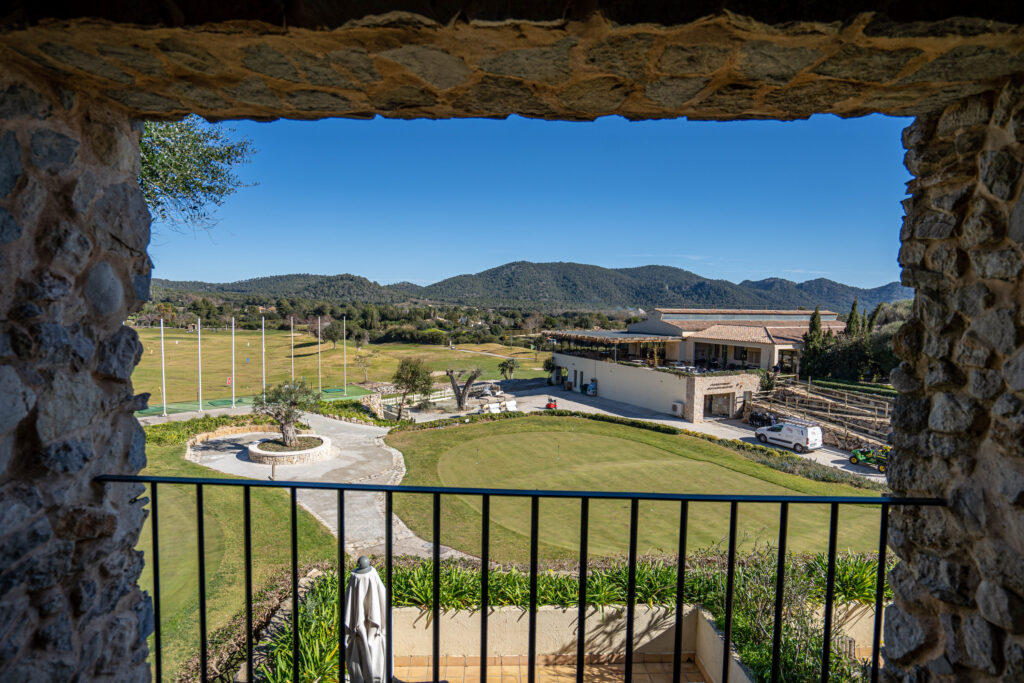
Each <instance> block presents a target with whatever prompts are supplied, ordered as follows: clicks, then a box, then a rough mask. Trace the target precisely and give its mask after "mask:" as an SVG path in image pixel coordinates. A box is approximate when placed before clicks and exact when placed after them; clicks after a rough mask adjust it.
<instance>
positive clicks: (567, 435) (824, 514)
mask: <svg viewBox="0 0 1024 683" xmlns="http://www.w3.org/2000/svg"><path fill="white" fill-rule="evenodd" d="M387 442H388V444H389V445H391V446H393V447H395V448H397V449H398V450H400V451H402V453H403V454H404V455H405V463H406V469H407V474H406V477H405V479H404V480H403V481H402V484H403V485H410V486H412V485H443V486H469V487H493V488H516V489H554V490H558V489H562V490H594V491H643V492H664V493H720V494H728V493H732V494H782V495H854V496H864V495H870V494H868V493H866V492H865V491H862V490H858V489H854V488H852V487H849V486H845V485H841V484H829V483H822V482H816V481H810V480H808V479H804V478H801V477H797V476H793V475H789V474H785V473H782V472H779V471H777V470H773V469H771V468H769V467H766V466H764V465H760V464H758V463H755V462H751V461H749V460H747V459H745V458H742V457H741V456H739V455H738V454H736V453H734V452H733V451H731V450H729V449H727V448H725V447H723V446H719V445H717V444H713V443H709V442H706V441H703V440H700V439H695V438H692V437H688V436H676V435H670V434H660V433H657V432H652V431H648V430H643V429H637V428H633V427H626V426H622V425H615V424H608V423H601V422H594V421H591V420H583V419H579V418H551V417H547V418H545V417H527V418H521V419H518V420H503V421H499V422H490V423H475V424H469V425H460V426H457V427H449V428H445V429H436V430H424V431H410V432H399V433H396V434H391V435H389V436H388V437H387ZM529 506H530V502H529V499H527V498H522V499H520V498H500V497H497V498H493V499H492V500H491V544H490V552H491V557H492V559H495V560H497V561H513V562H524V561H526V560H527V559H528V557H529V530H530V512H529ZM480 508H481V501H480V499H479V498H477V497H475V496H460V497H458V498H451V497H445V498H444V500H443V504H442V511H441V523H442V527H441V542H442V543H444V544H446V545H449V546H453V547H455V548H458V549H460V550H463V551H466V552H469V553H471V554H474V555H476V554H477V553H479V550H480V547H479V539H480V526H481V515H480ZM579 509H580V503H579V501H578V500H571V499H570V500H542V501H541V503H540V536H539V539H540V548H541V554H542V556H543V557H544V558H546V559H550V560H558V559H565V558H573V557H575V556H576V554H577V553H578V547H579ZM395 511H396V513H397V514H398V515H399V516H400V517H401V518H402V520H403V521H405V523H406V524H408V525H409V526H410V527H411V528H412V529H413V531H415V532H416V533H417V534H419V535H420V536H421V537H423V538H431V529H432V526H431V521H432V518H431V501H430V498H429V497H427V496H422V495H417V494H405V495H403V494H396V495H395ZM639 512H640V514H639V536H638V549H639V552H640V553H641V554H674V553H675V551H676V548H677V547H678V539H679V515H680V506H679V504H678V503H668V502H642V503H641V505H640V510H639ZM828 514H829V511H828V507H827V506H823V505H799V506H795V505H794V506H791V509H790V515H789V519H790V521H789V548H790V550H792V551H794V552H822V551H824V550H826V548H827V545H828ZM879 514H880V512H879V509H878V508H877V507H874V506H872V507H867V506H865V507H863V508H860V507H853V506H843V507H842V508H841V512H840V518H839V537H838V542H839V548H840V549H841V550H846V549H849V550H854V551H870V550H873V549H874V548H875V547H877V543H878V524H879ZM778 517H779V508H778V506H777V505H769V504H744V505H740V506H739V512H738V517H737V519H738V526H737V528H738V532H739V539H740V542H741V545H743V546H744V547H750V546H752V545H753V544H754V543H755V542H771V543H774V542H775V541H776V539H777V538H778ZM728 521H729V506H728V504H727V503H690V505H689V525H688V537H687V542H688V547H690V548H706V547H709V546H712V545H715V544H718V543H721V542H723V540H724V539H725V538H727V536H728ZM628 538H629V503H628V502H626V501H611V500H593V501H591V503H590V528H589V548H590V553H591V555H602V556H623V555H625V554H626V552H627V549H628Z"/></svg>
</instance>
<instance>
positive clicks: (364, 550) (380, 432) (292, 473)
mask: <svg viewBox="0 0 1024 683" xmlns="http://www.w3.org/2000/svg"><path fill="white" fill-rule="evenodd" d="M303 421H304V422H306V423H307V424H309V426H310V427H311V428H312V429H313V431H314V432H315V433H317V434H322V435H324V436H326V437H328V438H330V439H331V442H332V447H333V448H334V450H335V455H336V457H334V458H331V459H330V460H324V461H321V462H314V463H304V464H299V465H278V466H277V468H276V478H277V480H278V481H325V482H338V483H360V484H382V485H387V484H398V483H400V482H401V481H402V478H403V477H404V476H405V464H404V461H403V458H402V455H401V454H400V453H399V452H398V451H396V450H395V449H393V448H391V447H390V446H388V445H386V444H385V443H384V441H383V437H384V435H385V434H386V433H387V429H385V428H382V427H370V426H366V425H357V424H351V423H349V422H341V421H339V420H333V419H330V418H326V417H322V416H319V415H310V414H307V415H304V416H303ZM261 435H262V433H259V432H255V433H251V434H235V435H231V436H226V437H223V438H220V439H211V440H209V441H206V442H204V443H202V444H199V445H198V446H196V447H194V448H193V449H192V451H193V453H195V454H196V455H197V456H198V457H199V464H201V465H204V466H206V467H210V468H212V469H215V470H217V471H219V472H224V473H226V474H234V475H237V476H240V477H247V478H249V479H269V478H270V474H271V466H270V465H261V464H257V463H254V462H251V461H250V460H249V459H248V455H247V451H246V445H247V444H248V443H250V442H251V441H253V440H255V439H256V438H257V437H259V436H261ZM298 501H299V503H300V504H301V505H302V507H304V508H305V509H307V510H308V511H309V512H310V513H312V514H313V515H314V516H315V517H316V518H317V519H319V520H320V521H321V522H322V523H323V525H324V526H326V527H327V528H328V529H330V531H331V533H333V534H334V535H337V533H338V530H337V522H338V494H337V492H336V491H328V490H312V489H306V490H303V489H299V492H298ZM384 516H385V515H384V494H383V493H370V492H353V491H349V492H346V493H345V550H346V551H347V552H348V553H350V554H351V555H360V554H367V555H368V554H381V555H383V554H384V550H385V549H384V533H385V526H384ZM392 534H393V540H394V544H393V548H394V553H395V555H419V556H422V557H429V556H430V555H431V553H432V552H433V550H432V547H431V545H430V543H429V542H427V541H424V540H423V539H421V538H419V537H418V536H416V535H415V534H414V533H413V532H412V531H411V530H410V529H409V528H408V527H407V526H406V525H405V524H404V523H403V522H402V521H401V520H400V519H398V517H397V516H395V517H394V519H393V527H392ZM459 554H460V553H458V552H457V551H455V550H452V549H451V548H448V547H445V546H442V548H441V556H442V557H450V556H453V555H459Z"/></svg>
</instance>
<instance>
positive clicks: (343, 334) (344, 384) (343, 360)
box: [341, 315, 348, 396]
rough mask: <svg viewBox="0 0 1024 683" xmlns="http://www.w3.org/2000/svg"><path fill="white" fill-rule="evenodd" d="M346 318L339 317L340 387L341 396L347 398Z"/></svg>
mask: <svg viewBox="0 0 1024 683" xmlns="http://www.w3.org/2000/svg"><path fill="white" fill-rule="evenodd" d="M347 321H348V316H344V315H343V316H341V357H342V358H341V365H342V367H343V368H344V371H343V372H344V374H343V375H342V380H341V382H342V383H341V387H342V393H341V395H342V396H348V325H347Z"/></svg>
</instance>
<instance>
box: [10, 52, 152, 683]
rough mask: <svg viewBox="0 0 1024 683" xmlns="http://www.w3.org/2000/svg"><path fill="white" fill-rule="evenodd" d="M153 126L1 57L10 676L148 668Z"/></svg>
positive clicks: (93, 675) (134, 673) (110, 675)
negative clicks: (142, 304)
mask: <svg viewBox="0 0 1024 683" xmlns="http://www.w3.org/2000/svg"><path fill="white" fill-rule="evenodd" d="M138 134H139V133H138V129H137V128H136V127H133V126H132V124H131V123H130V122H129V119H128V118H127V117H126V116H125V114H124V112H123V111H119V110H118V109H115V108H113V107H111V106H110V103H109V102H106V101H103V102H99V103H97V101H96V100H95V99H93V98H91V97H89V96H87V95H85V94H82V93H75V92H72V91H69V90H62V89H59V88H56V87H53V86H51V85H49V84H48V83H47V82H46V81H45V80H42V79H38V78H33V77H31V76H30V75H28V74H26V73H24V72H20V71H17V70H15V69H12V68H10V67H9V66H8V65H6V64H5V63H4V62H2V61H0V678H2V679H3V680H5V681H70V680H114V679H116V680H118V681H124V680H146V678H147V675H148V673H147V667H146V664H145V661H144V659H145V656H146V642H145V640H146V636H147V635H148V634H149V633H150V632H151V631H152V629H153V613H152V605H151V602H150V599H149V597H148V596H145V595H144V594H143V593H142V592H141V591H140V590H139V588H138V586H137V585H136V583H137V580H138V577H139V574H140V572H141V571H142V565H143V558H142V553H140V552H136V551H135V550H134V547H135V545H136V541H137V539H138V534H139V530H140V529H141V528H142V522H143V519H144V517H145V511H144V509H143V505H144V500H140V499H139V496H140V495H142V494H143V493H144V489H143V487H142V486H141V485H139V486H135V485H127V484H118V485H106V486H104V485H99V484H96V483H94V482H93V481H92V480H93V477H95V476H96V475H99V474H104V473H135V472H138V471H139V469H141V468H142V467H143V465H144V464H145V460H146V456H145V435H144V434H143V432H142V428H141V427H140V426H139V424H138V422H137V421H136V420H135V418H134V416H133V415H132V413H133V411H134V410H136V409H138V408H141V407H143V405H144V404H145V402H146V397H145V396H141V397H133V395H132V386H131V382H130V379H129V378H130V375H131V372H132V369H133V368H134V366H135V364H136V363H137V362H138V360H139V358H140V356H141V353H142V347H141V345H140V344H139V342H138V339H137V337H136V335H135V332H134V331H132V330H131V329H129V328H128V327H122V326H121V321H122V320H123V319H124V318H125V316H126V314H127V313H128V312H129V311H132V310H135V309H136V308H138V305H139V301H140V300H142V299H145V298H147V297H148V295H149V293H148V292H149V275H148V273H149V268H150V264H149V259H148V257H147V256H146V245H147V243H148V242H149V214H148V212H147V210H146V205H145V202H144V201H143V198H142V194H141V191H140V190H139V187H138V183H137V181H136V177H137V173H138V151H137V150H138Z"/></svg>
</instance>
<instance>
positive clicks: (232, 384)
mask: <svg viewBox="0 0 1024 683" xmlns="http://www.w3.org/2000/svg"><path fill="white" fill-rule="evenodd" d="M231 407H232V408H234V407H235V316H231Z"/></svg>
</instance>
